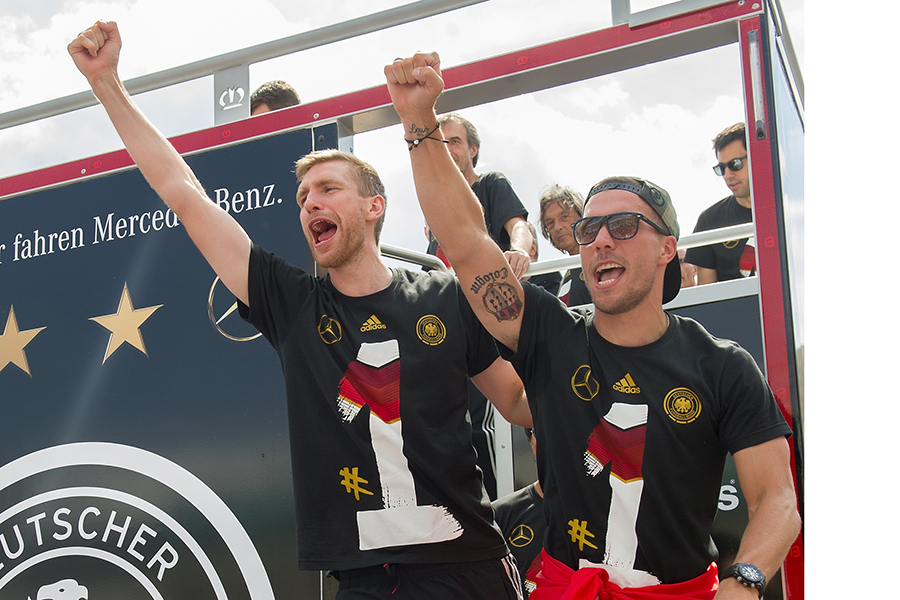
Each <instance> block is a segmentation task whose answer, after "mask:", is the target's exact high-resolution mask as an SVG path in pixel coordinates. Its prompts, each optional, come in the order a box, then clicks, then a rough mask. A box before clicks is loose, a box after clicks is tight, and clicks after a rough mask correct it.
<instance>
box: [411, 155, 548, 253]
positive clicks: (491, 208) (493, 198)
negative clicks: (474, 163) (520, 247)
mask: <svg viewBox="0 0 900 600" xmlns="http://www.w3.org/2000/svg"><path fill="white" fill-rule="evenodd" d="M472 191H473V192H475V195H476V196H477V197H478V201H479V202H481V208H482V210H483V211H484V224H485V226H486V227H487V230H488V233H489V234H490V236H491V238H493V240H494V241H495V242H497V245H498V246H500V249H501V250H503V251H504V252H505V251H507V250H509V233H508V232H507V231H506V229H505V228H504V226H505V225H506V222H507V221H509V220H510V219H512V218H513V217H522V218H523V219H527V218H528V211H527V210H525V206H524V205H523V204H522V201H521V200H519V197H518V196H517V195H516V192H515V191H513V188H512V184H510V183H509V179H507V178H506V176H505V175H504V174H503V173H497V172H490V173H484V174H483V175H479V176H478V179H476V180H475V183H473V184H472ZM535 241H537V240H535ZM428 254H432V255H435V256H441V253H439V252H438V243H437V240H436V239H435V238H434V236H431V237H430V241H429V244H428Z"/></svg>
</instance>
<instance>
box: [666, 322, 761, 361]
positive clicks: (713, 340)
mask: <svg viewBox="0 0 900 600" xmlns="http://www.w3.org/2000/svg"><path fill="white" fill-rule="evenodd" d="M668 314H669V316H670V317H671V318H673V319H675V325H676V328H677V330H678V331H679V332H680V334H681V336H680V339H681V340H682V343H684V344H686V345H688V346H690V347H691V348H692V350H693V353H694V354H697V353H699V352H702V353H704V354H706V355H708V356H712V355H716V356H720V357H722V358H723V359H724V360H731V359H732V358H734V357H740V359H741V360H745V359H747V358H749V359H750V360H753V359H752V358H750V354H749V353H748V352H747V351H746V350H744V348H743V347H741V345H740V344H738V343H737V342H735V341H734V340H730V339H727V338H720V337H716V336H714V335H713V334H711V333H710V332H709V331H707V329H706V328H705V327H704V326H703V325H701V324H700V323H699V322H697V321H695V320H694V319H691V318H690V317H684V316H681V315H677V314H674V313H668Z"/></svg>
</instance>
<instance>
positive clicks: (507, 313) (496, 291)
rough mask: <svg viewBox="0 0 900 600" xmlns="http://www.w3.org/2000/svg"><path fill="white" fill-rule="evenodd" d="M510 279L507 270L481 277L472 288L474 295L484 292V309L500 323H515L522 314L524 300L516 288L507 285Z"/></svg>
mask: <svg viewBox="0 0 900 600" xmlns="http://www.w3.org/2000/svg"><path fill="white" fill-rule="evenodd" d="M508 277H509V270H508V269H507V268H505V267H504V268H502V269H498V270H496V271H493V272H490V273H485V274H484V275H479V276H478V277H476V278H475V281H474V282H473V283H472V287H471V288H470V289H471V290H472V292H473V293H476V294H477V293H478V292H479V291H480V290H482V289H483V290H484V294H482V296H481V301H482V302H483V303H484V309H485V310H486V311H487V312H488V313H490V314H492V315H494V316H495V317H497V320H498V321H515V320H516V319H518V318H519V315H520V314H521V313H522V299H521V298H520V297H519V294H518V292H517V291H516V288H514V287H513V286H511V285H510V284H508V283H506V281H505V280H506V279H507V278H508Z"/></svg>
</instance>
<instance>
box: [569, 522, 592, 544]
mask: <svg viewBox="0 0 900 600" xmlns="http://www.w3.org/2000/svg"><path fill="white" fill-rule="evenodd" d="M569 527H570V529H569V535H570V536H572V541H573V542H575V543H577V544H578V549H579V550H584V546H585V545H588V546H590V547H591V548H593V549H594V550H596V549H597V546H595V545H593V544H592V543H590V542H589V541H587V539H586V536H588V537H594V534H593V533H591V532H590V531H588V528H587V521H579V520H578V519H572V520H571V521H569Z"/></svg>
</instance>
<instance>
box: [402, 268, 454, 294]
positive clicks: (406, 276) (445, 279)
mask: <svg viewBox="0 0 900 600" xmlns="http://www.w3.org/2000/svg"><path fill="white" fill-rule="evenodd" d="M392 270H393V271H394V282H395V287H397V288H406V289H416V290H419V291H420V292H425V291H440V290H453V291H456V290H458V289H459V281H458V280H457V279H456V277H455V276H454V275H453V274H452V273H451V272H450V271H439V270H437V269H432V270H430V271H419V270H415V271H414V270H411V269H407V268H405V267H392Z"/></svg>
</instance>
